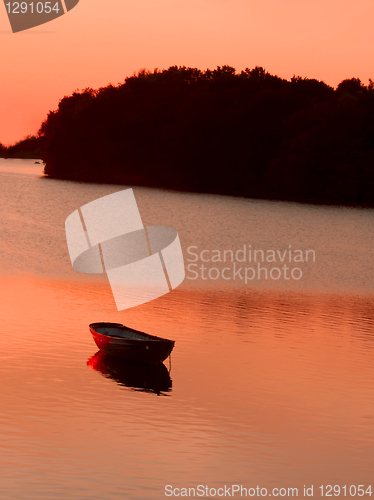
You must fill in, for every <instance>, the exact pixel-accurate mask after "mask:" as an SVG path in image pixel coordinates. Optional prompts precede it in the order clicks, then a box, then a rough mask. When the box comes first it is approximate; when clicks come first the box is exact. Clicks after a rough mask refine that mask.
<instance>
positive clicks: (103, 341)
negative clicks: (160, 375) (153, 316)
mask: <svg viewBox="0 0 374 500" xmlns="http://www.w3.org/2000/svg"><path fill="white" fill-rule="evenodd" d="M89 328H90V332H91V333H92V336H93V338H94V341H95V342H96V345H97V347H98V348H99V349H100V351H101V352H103V353H104V354H106V355H107V356H114V357H116V358H122V359H126V360H127V361H134V362H136V363H145V364H147V365H158V364H159V363H162V362H163V361H164V360H165V359H166V358H167V357H168V356H169V355H170V353H171V351H172V350H173V348H174V341H173V340H167V339H163V338H161V337H156V336H154V335H149V334H148V333H144V332H140V331H138V330H134V329H133V328H129V327H127V326H125V325H122V324H120V323H91V324H90V326H89Z"/></svg>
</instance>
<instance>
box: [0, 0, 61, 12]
mask: <svg viewBox="0 0 374 500" xmlns="http://www.w3.org/2000/svg"><path fill="white" fill-rule="evenodd" d="M5 6H6V8H7V11H8V14H34V13H35V14H51V13H52V12H55V13H56V14H58V13H59V11H60V7H59V4H58V2H8V3H7V4H5Z"/></svg>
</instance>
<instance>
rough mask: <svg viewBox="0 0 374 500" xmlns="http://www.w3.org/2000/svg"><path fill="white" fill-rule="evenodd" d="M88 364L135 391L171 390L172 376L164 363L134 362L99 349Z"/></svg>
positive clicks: (155, 391) (156, 392) (160, 391)
mask: <svg viewBox="0 0 374 500" xmlns="http://www.w3.org/2000/svg"><path fill="white" fill-rule="evenodd" d="M87 365H88V366H90V367H91V368H92V369H93V370H96V371H98V372H100V373H102V374H103V375H104V376H105V377H106V378H110V379H112V380H115V381H116V382H117V384H118V385H121V386H124V387H129V388H132V389H133V390H135V391H139V392H153V393H155V394H158V395H160V394H161V393H165V392H170V391H171V386H172V382H171V378H170V375H169V372H168V369H167V368H166V366H165V365H164V364H163V363H160V364H159V365H157V366H154V365H146V364H141V363H133V362H131V361H124V360H121V359H118V358H113V357H111V356H106V355H105V354H103V353H102V352H101V351H98V352H97V353H96V354H95V355H94V356H92V357H91V358H90V359H89V360H88V361H87Z"/></svg>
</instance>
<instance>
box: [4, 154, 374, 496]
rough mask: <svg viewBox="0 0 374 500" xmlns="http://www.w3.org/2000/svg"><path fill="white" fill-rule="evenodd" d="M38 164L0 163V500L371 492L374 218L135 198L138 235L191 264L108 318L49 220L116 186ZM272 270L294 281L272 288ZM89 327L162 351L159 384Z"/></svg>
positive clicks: (107, 298)
mask: <svg viewBox="0 0 374 500" xmlns="http://www.w3.org/2000/svg"><path fill="white" fill-rule="evenodd" d="M40 169H41V165H37V164H34V163H33V162H32V161H11V160H0V182H1V183H0V189H1V195H0V202H1V214H2V216H1V218H0V230H1V239H0V272H1V285H0V296H1V297H0V298H1V304H2V309H1V310H2V317H1V320H2V332H1V337H0V349H1V363H0V380H1V385H0V399H1V407H0V408H1V410H0V445H1V453H0V498H1V499H43V498H46V499H58V498H67V499H80V498H84V499H100V500H103V499H105V500H106V499H108V500H109V499H147V500H148V499H158V498H167V497H165V489H164V488H165V486H166V485H172V486H173V487H174V488H182V487H187V488H188V487H197V486H198V485H204V486H209V487H210V488H217V489H218V488H219V487H221V486H222V485H227V486H231V485H232V484H239V485H243V487H245V488H251V487H256V486H257V485H259V486H260V487H262V488H267V490H268V493H271V490H272V488H274V487H278V488H281V487H285V488H288V487H297V488H299V495H298V496H299V498H303V497H304V494H303V486H304V485H306V486H308V487H309V486H310V485H312V484H313V485H314V498H320V494H319V486H321V485H328V484H332V485H340V486H344V485H348V486H350V485H365V487H367V486H368V485H369V484H370V483H372V490H373V491H374V484H373V483H374V480H373V477H374V476H373V467H374V446H373V445H374V401H373V388H374V364H373V357H374V333H373V326H374V266H373V262H374V259H373V248H374V231H373V228H374V211H373V210H360V209H349V208H330V207H313V206H309V205H305V206H301V205H297V204H292V203H276V202H264V201H253V200H244V199H235V198H229V197H220V196H208V195H195V194H181V193H175V192H166V191H161V190H152V189H144V188H134V191H135V196H136V198H137V201H138V205H139V209H140V212H141V214H142V218H143V222H144V223H145V224H149V225H169V226H172V227H175V228H176V229H178V232H179V235H180V239H181V243H182V247H183V251H184V253H185V258H186V266H187V265H188V266H190V265H191V264H193V267H190V268H189V270H188V271H187V275H186V280H185V282H184V283H183V284H182V285H181V286H180V287H179V288H178V289H176V290H175V291H173V292H172V293H170V294H168V295H166V296H164V297H162V298H159V299H157V300H155V301H153V302H150V303H148V304H145V305H143V306H139V307H136V308H133V309H130V310H128V311H122V312H117V310H116V308H115V305H114V300H113V297H112V294H111V290H110V288H109V285H108V283H107V281H106V278H105V277H104V276H96V275H93V276H91V275H83V274H79V273H76V272H75V271H74V270H73V269H72V268H71V265H70V260H69V257H68V253H67V247H66V242H65V233H64V222H65V219H66V217H67V216H68V215H69V214H70V213H71V212H73V211H74V210H75V209H76V208H78V207H79V206H81V205H82V204H84V203H87V202H89V201H91V200H93V199H96V198H98V197H100V196H103V195H106V194H109V193H112V192H115V191H118V190H120V189H121V188H122V187H121V186H112V185H94V184H91V185H84V184H80V183H73V182H65V181H55V180H50V179H44V178H42V177H40V175H38V173H39V172H40ZM250 245H251V246H250ZM244 249H245V250H246V262H244V263H243V262H240V260H243V259H244V256H243V254H244V252H243V253H239V254H237V255H235V253H236V252H237V251H238V250H244ZM250 249H252V250H262V251H263V252H264V256H265V258H266V256H267V257H268V259H269V260H268V261H265V262H262V261H261V262H260V267H263V268H266V269H267V271H266V272H267V273H268V277H267V279H265V274H266V272H265V270H263V271H261V273H262V274H260V278H261V279H258V277H257V276H256V277H254V278H253V279H252V280H249V279H247V283H245V279H244V278H245V276H244V275H243V273H244V274H245V270H244V268H248V269H250V268H253V269H254V271H250V270H248V271H247V275H248V276H249V277H250V276H252V274H253V272H257V271H258V267H257V266H258V264H259V262H258V259H260V260H261V252H258V253H257V261H256V262H253V253H252V262H248V260H249V253H248V252H249V250H250ZM203 250H205V253H203V254H202V255H201V252H202V251H203ZM214 250H215V251H216V252H213V251H214ZM217 250H219V252H217ZM224 250H226V253H225V256H226V262H219V261H218V258H219V256H220V257H221V260H222V261H223V260H224V259H223V255H224V254H223V251H224ZM230 250H231V251H232V254H231V253H230ZM290 250H291V252H294V253H291V259H290V258H289V256H290V254H289V253H286V256H285V257H284V259H283V262H280V261H279V255H280V256H281V257H282V256H284V252H289V251H290ZM296 250H299V251H300V252H299V253H298V252H296ZM307 250H309V251H313V252H310V253H309V254H308V256H309V259H308V262H306V259H305V256H306V253H305V252H306V251H307ZM271 251H273V252H274V253H272V252H271ZM278 252H279V253H278ZM231 255H233V257H234V262H233V261H231ZM274 255H275V257H276V258H277V260H276V261H273V262H272V261H271V258H272V257H271V256H273V258H274ZM296 255H297V256H298V257H297V258H298V259H299V260H301V259H302V260H304V262H302V261H301V262H298V261H295V260H293V259H294V258H295V257H296ZM313 256H314V257H313ZM236 257H238V258H237V259H236ZM213 258H214V259H215V260H217V262H215V261H214V260H213ZM196 259H197V260H196ZM195 260H196V262H195ZM203 260H205V261H207V262H203ZM234 264H235V265H236V271H237V272H238V268H240V267H242V271H241V274H242V276H243V277H242V278H240V273H239V275H236V277H235V279H233V272H234V270H233V268H234ZM286 264H287V266H288V267H289V270H288V271H287V272H288V273H291V270H292V269H293V268H296V267H297V268H299V270H300V271H295V272H294V276H296V278H299V279H294V278H292V277H291V278H290V279H286V278H285V277H284V275H282V276H281V277H280V278H279V279H272V278H271V277H270V272H271V270H272V269H273V268H274V267H277V268H281V267H282V266H284V265H286ZM201 266H204V269H201ZM213 268H214V270H213ZM224 269H226V270H224ZM222 272H223V275H224V276H222ZM300 272H301V274H302V275H301V276H300ZM196 273H197V274H196ZM209 273H210V277H211V278H209ZM272 273H273V277H276V276H277V275H278V272H277V271H272ZM197 275H198V278H197V279H191V278H196V276H197ZM207 277H208V279H204V278H207ZM288 277H289V275H288ZM216 278H217V279H216ZM93 321H119V322H123V323H125V324H128V325H129V326H132V327H134V328H137V329H143V330H145V331H147V332H149V333H152V334H155V335H160V336H163V337H168V338H171V339H173V340H175V341H176V345H175V349H174V351H173V354H172V360H171V372H170V377H169V374H168V369H169V361H167V362H166V363H165V365H166V367H162V369H161V370H159V371H158V372H155V371H152V370H147V369H134V368H131V367H125V368H123V367H122V368H121V367H118V366H117V365H116V364H115V363H114V364H111V363H108V362H106V361H105V360H103V359H102V358H101V357H100V355H99V354H96V352H97V348H96V346H95V344H94V342H93V340H92V338H91V336H90V334H89V331H88V328H87V325H88V323H90V322H93ZM95 354H96V355H95ZM236 497H237V498H238V494H236ZM200 498H201V497H200ZM217 498H218V497H217ZM364 498H370V496H369V495H366V496H364Z"/></svg>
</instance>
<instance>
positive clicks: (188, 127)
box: [0, 66, 374, 206]
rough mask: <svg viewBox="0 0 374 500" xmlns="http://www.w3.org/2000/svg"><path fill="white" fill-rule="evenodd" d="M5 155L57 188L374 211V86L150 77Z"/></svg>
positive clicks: (113, 90)
mask: <svg viewBox="0 0 374 500" xmlns="http://www.w3.org/2000/svg"><path fill="white" fill-rule="evenodd" d="M0 156H2V157H28V158H42V160H43V161H44V162H45V175H46V176H48V177H51V178H58V179H70V180H79V181H86V182H105V183H120V184H126V185H141V186H151V187H161V188H167V189H175V190H181V191H192V192H205V193H219V194H227V195H234V196H245V197H251V198H265V199H279V200H294V201H302V202H310V203H327V204H353V205H363V206H373V205H374V197H373V189H374V84H373V81H371V80H370V81H369V84H368V85H364V84H363V83H362V82H361V81H360V79H358V78H350V79H346V80H343V81H342V82H341V83H340V84H339V85H338V86H337V87H336V89H334V88H333V87H331V86H329V85H327V84H326V83H324V82H323V81H319V80H316V79H313V78H302V77H296V76H294V77H293V78H291V79H290V80H286V79H283V78H280V77H278V76H275V75H271V74H270V73H268V72H267V71H265V70H264V69H263V68H262V67H255V68H254V69H246V70H244V71H241V72H238V73H237V72H236V70H235V69H234V68H233V67H231V66H221V67H217V69H215V70H209V69H208V70H206V71H201V70H199V69H197V68H188V67H184V66H182V67H177V66H172V67H170V68H168V69H166V70H154V71H152V72H151V71H147V70H142V71H140V72H138V73H137V74H136V75H134V76H131V77H128V78H126V79H125V81H124V83H122V84H119V85H117V86H114V85H108V86H106V87H103V88H99V89H96V90H94V89H91V88H87V89H85V90H83V91H80V92H74V93H73V94H72V95H70V96H68V97H64V98H63V99H61V101H60V103H59V106H58V109H57V110H55V111H50V112H49V114H48V116H47V118H46V120H45V121H44V122H43V123H42V125H41V127H40V130H39V132H38V134H37V136H29V137H27V138H26V139H24V140H23V141H19V142H18V143H16V144H15V145H13V146H9V147H5V146H2V145H1V144H0Z"/></svg>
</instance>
